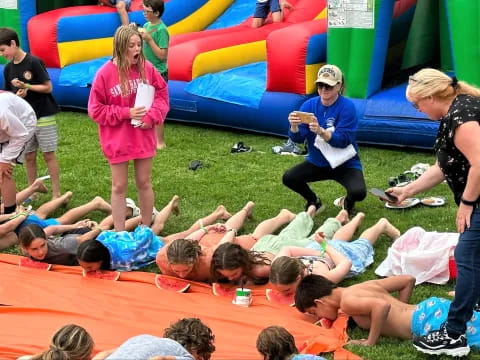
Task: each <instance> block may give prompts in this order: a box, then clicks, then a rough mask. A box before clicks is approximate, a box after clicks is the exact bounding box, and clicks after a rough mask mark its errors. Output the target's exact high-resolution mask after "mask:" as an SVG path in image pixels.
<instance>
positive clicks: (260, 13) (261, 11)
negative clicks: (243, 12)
mask: <svg viewBox="0 0 480 360" xmlns="http://www.w3.org/2000/svg"><path fill="white" fill-rule="evenodd" d="M281 10H282V9H281V8H280V1H279V0H257V3H256V5H255V12H254V13H253V17H254V18H262V19H266V18H267V16H268V13H269V12H272V13H274V12H278V11H281Z"/></svg>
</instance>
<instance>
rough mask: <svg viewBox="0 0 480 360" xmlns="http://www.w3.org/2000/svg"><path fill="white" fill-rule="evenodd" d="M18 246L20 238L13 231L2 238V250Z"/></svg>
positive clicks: (0, 247)
mask: <svg viewBox="0 0 480 360" xmlns="http://www.w3.org/2000/svg"><path fill="white" fill-rule="evenodd" d="M15 244H18V237H17V234H15V233H14V232H13V231H11V232H9V233H7V234H6V235H4V236H2V237H1V238H0V250H3V249H6V248H9V247H10V246H12V245H15Z"/></svg>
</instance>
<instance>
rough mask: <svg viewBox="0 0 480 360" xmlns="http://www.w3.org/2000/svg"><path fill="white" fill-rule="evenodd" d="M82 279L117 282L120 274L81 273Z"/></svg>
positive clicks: (108, 272)
mask: <svg viewBox="0 0 480 360" xmlns="http://www.w3.org/2000/svg"><path fill="white" fill-rule="evenodd" d="M82 274H83V277H86V278H94V279H103V280H113V281H117V280H118V279H120V273H119V272H118V271H101V270H97V271H89V272H86V271H85V270H83V271H82Z"/></svg>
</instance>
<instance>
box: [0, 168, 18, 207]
mask: <svg viewBox="0 0 480 360" xmlns="http://www.w3.org/2000/svg"><path fill="white" fill-rule="evenodd" d="M0 176H2V181H1V185H0V190H1V194H2V202H3V205H4V206H15V205H16V201H15V193H16V192H17V185H16V184H15V179H14V177H13V174H12V176H11V177H10V178H8V177H7V176H5V175H0ZM12 209H13V208H12Z"/></svg>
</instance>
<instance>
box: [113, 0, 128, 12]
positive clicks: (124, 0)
mask: <svg viewBox="0 0 480 360" xmlns="http://www.w3.org/2000/svg"><path fill="white" fill-rule="evenodd" d="M109 1H110V4H112V5H113V6H115V5H117V4H118V3H119V2H124V3H125V8H126V9H127V11H128V10H129V9H130V5H132V0H109Z"/></svg>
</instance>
